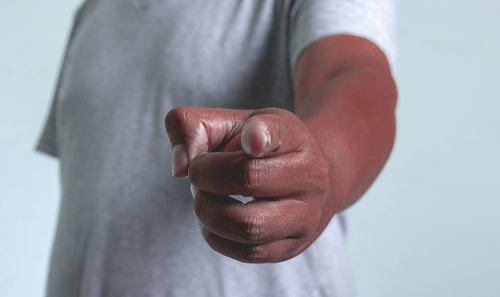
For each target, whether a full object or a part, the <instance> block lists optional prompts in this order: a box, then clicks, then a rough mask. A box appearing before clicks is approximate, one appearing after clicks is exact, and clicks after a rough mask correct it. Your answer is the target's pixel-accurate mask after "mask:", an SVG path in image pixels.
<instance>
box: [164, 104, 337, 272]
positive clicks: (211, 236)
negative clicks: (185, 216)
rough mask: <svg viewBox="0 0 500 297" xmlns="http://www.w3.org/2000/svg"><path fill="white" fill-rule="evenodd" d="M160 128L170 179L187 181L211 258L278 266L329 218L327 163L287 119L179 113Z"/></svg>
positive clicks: (281, 115) (270, 112) (274, 113)
mask: <svg viewBox="0 0 500 297" xmlns="http://www.w3.org/2000/svg"><path fill="white" fill-rule="evenodd" d="M166 127H167V132H168V135H169V137H170V141H171V143H172V145H173V151H172V158H173V160H172V164H173V168H172V173H173V174H174V176H176V177H184V176H186V174H187V175H188V176H189V178H190V180H191V183H192V185H193V186H192V191H193V196H194V199H195V200H194V212H195V215H196V217H197V218H198V220H199V222H200V227H201V230H202V234H203V236H204V238H205V240H206V241H207V242H208V244H209V245H210V246H211V247H212V248H213V249H214V250H216V251H219V252H220V253H222V254H224V255H227V256H229V257H232V258H234V259H237V260H240V261H244V262H277V261H282V260H286V259H288V258H291V257H293V256H295V255H297V254H299V253H300V252H302V251H303V250H304V249H306V248H307V247H308V246H309V245H310V244H311V243H312V242H313V241H314V240H315V239H316V238H317V237H318V235H319V234H320V233H321V231H323V229H324V227H325V226H326V224H327V223H328V221H329V219H330V218H331V212H330V211H328V207H326V202H327V200H328V198H329V197H331V195H329V192H330V188H329V166H328V162H327V160H326V159H325V158H324V156H323V154H322V152H321V150H320V149H319V147H318V145H317V144H316V142H315V140H314V138H313V137H312V136H311V134H310V133H309V131H308V129H307V128H306V126H305V125H304V124H303V122H302V121H301V120H300V119H299V118H298V117H297V116H296V115H295V114H293V113H291V112H289V111H286V110H283V109H278V108H267V109H260V110H255V111H242V110H230V109H210V108H202V107H179V108H176V109H173V110H171V111H170V112H169V113H168V115H167V117H166ZM228 195H243V196H251V197H254V198H255V199H254V200H253V201H251V202H249V203H247V204H243V203H241V202H240V201H237V200H235V199H232V198H230V197H228Z"/></svg>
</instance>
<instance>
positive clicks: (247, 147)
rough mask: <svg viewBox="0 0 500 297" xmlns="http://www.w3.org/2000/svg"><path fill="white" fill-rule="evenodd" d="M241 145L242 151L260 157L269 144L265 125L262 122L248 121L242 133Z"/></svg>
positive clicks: (269, 139) (269, 140)
mask: <svg viewBox="0 0 500 297" xmlns="http://www.w3.org/2000/svg"><path fill="white" fill-rule="evenodd" d="M242 134H243V135H242V136H243V137H242V139H241V146H242V147H243V151H245V153H247V154H248V155H250V156H253V157H262V156H263V155H264V154H266V152H267V150H268V149H269V146H270V144H271V138H270V136H269V131H268V129H267V125H266V124H264V123H263V122H257V121H254V122H250V123H248V124H247V125H246V126H245V128H244V131H243V133H242Z"/></svg>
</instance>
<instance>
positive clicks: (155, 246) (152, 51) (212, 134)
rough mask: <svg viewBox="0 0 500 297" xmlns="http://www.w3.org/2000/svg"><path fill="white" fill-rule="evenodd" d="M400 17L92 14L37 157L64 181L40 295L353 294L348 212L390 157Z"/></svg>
mask: <svg viewBox="0 0 500 297" xmlns="http://www.w3.org/2000/svg"><path fill="white" fill-rule="evenodd" d="M392 14H393V5H392V2H391V1H382V0H379V1H347V0H296V1H293V0H281V1H278V0H276V1H273V0H261V1H257V0H254V1H249V0H247V1H245V0H241V1H220V0H218V1H217V0H208V1H207V0H203V1H202V0H195V1H180V0H178V1H174V0H88V1H86V2H85V3H84V4H83V5H82V7H81V8H80V10H79V12H78V13H77V15H76V19H75V25H74V27H73V31H72V35H71V38H70V43H69V45H68V48H67V52H66V57H65V62H64V65H63V67H62V70H61V75H60V79H59V84H58V87H57V91H56V94H55V97H54V103H53V106H52V110H51V114H50V115H49V119H48V121H47V124H46V128H45V130H44V133H43V135H42V137H41V140H40V143H39V146H38V149H39V150H42V151H45V152H47V153H49V154H52V155H54V156H57V157H58V158H59V160H60V166H61V183H62V201H61V208H60V216H59V224H58V229H57V233H56V239H55V244H54V250H53V254H52V260H51V269H50V275H49V281H48V287H47V296H352V295H354V289H353V282H352V277H351V273H350V269H349V264H348V261H347V257H346V252H345V246H344V236H345V229H344V219H343V214H342V213H341V211H342V210H344V209H345V208H347V207H349V206H350V205H352V204H353V203H355V202H356V201H357V200H358V199H359V198H360V197H361V195H362V194H363V193H364V192H365V191H366V189H367V188H368V187H369V186H370V184H371V183H372V182H373V180H374V179H375V178H376V176H377V175H378V173H379V172H380V170H381V169H382V167H383V165H384V163H385V161H386V160H387V158H388V156H389V153H390V151H391V148H392V144H393V139H394V130H395V120H394V109H395V104H396V97H397V94H396V86H395V83H394V80H393V78H392V75H391V68H390V62H389V61H388V58H390V59H393V54H394V48H393V46H394V44H393V41H392V39H391V30H392V17H393V15H392ZM179 106H184V107H179ZM201 106H204V107H201ZM167 112H168V114H167ZM166 114H167V115H166ZM165 115H166V118H165V124H166V129H167V132H168V137H169V140H170V143H169V141H168V140H167V137H166V136H165V135H164V132H163V129H164V128H163V127H162V122H163V119H164V117H165ZM170 146H171V147H172V149H171V150H170V149H169V147H170ZM171 158H172V160H171ZM170 160H171V161H170ZM169 168H171V169H172V174H173V175H174V177H177V178H181V177H189V178H188V179H181V180H178V179H175V178H174V177H172V176H171V175H170V173H169ZM190 184H191V191H192V195H193V197H194V208H193V200H191V199H190V198H189V196H191V194H190V193H189V192H190V191H189V186H190ZM230 195H233V196H234V195H241V196H246V197H253V198H249V199H246V200H250V201H249V202H248V201H245V202H247V203H242V202H240V201H238V200H235V199H233V198H231V197H230ZM240 200H241V198H240ZM193 209H194V213H195V216H193V215H192V213H193ZM199 230H201V234H202V235H203V236H201V235H200V234H199V233H200V231H199ZM203 239H204V241H205V242H203ZM207 243H208V244H207ZM246 262H250V263H261V264H258V265H255V264H249V263H246Z"/></svg>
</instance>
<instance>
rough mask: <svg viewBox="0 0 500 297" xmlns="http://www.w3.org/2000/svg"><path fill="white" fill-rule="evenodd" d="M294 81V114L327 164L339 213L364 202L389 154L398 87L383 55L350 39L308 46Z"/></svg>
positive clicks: (368, 44)
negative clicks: (300, 120)
mask: <svg viewBox="0 0 500 297" xmlns="http://www.w3.org/2000/svg"><path fill="white" fill-rule="evenodd" d="M295 78H296V79H295V81H296V86H295V88H296V90H295V94H296V97H295V112H296V113H297V115H298V116H299V117H300V118H301V119H302V120H303V121H304V123H305V124H306V126H307V127H308V129H309V131H310V133H311V134H312V135H313V137H314V138H315V139H316V141H317V143H318V145H319V146H320V147H321V150H322V151H323V153H324V154H325V157H326V158H327V159H328V161H329V164H330V182H331V185H332V188H333V189H334V191H333V192H332V199H331V206H330V209H331V210H332V212H337V211H338V210H339V209H344V208H346V207H348V206H350V205H352V204H353V203H355V202H356V201H357V200H358V199H359V198H360V197H361V195H362V194H363V193H364V192H365V191H366V190H367V189H368V187H369V186H370V185H371V184H372V182H373V181H374V179H375V178H376V177H377V175H378V173H379V172H380V170H381V169H382V167H383V166H384V164H385V162H386V160H387V158H388V156H389V154H390V152H391V149H392V146H393V142H394V135H395V116H394V110H395V106H396V100H397V89H396V85H395V82H394V80H393V78H392V75H391V71H390V67H389V64H388V62H387V59H386V57H385V55H384V54H383V52H382V51H381V50H380V49H379V48H378V47H377V46H376V45H374V44H373V43H371V42H370V41H368V40H366V39H363V38H360V37H355V36H349V35H336V36H332V37H327V38H324V39H322V40H320V41H318V42H316V43H315V44H313V45H312V46H310V47H309V48H308V49H307V50H306V51H305V52H304V54H303V55H302V56H301V57H300V59H299V61H298V63H297V67H296V73H295Z"/></svg>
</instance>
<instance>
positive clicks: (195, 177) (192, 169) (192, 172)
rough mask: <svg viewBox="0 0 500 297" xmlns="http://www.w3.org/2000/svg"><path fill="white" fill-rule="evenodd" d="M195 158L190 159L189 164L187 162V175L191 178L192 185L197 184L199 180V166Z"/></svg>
mask: <svg viewBox="0 0 500 297" xmlns="http://www.w3.org/2000/svg"><path fill="white" fill-rule="evenodd" d="M196 161H197V160H196V158H195V159H194V160H193V161H191V164H189V167H188V177H189V179H190V180H191V183H192V184H193V185H198V184H199V181H200V171H201V170H200V166H199V164H198V162H196Z"/></svg>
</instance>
